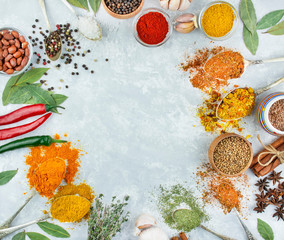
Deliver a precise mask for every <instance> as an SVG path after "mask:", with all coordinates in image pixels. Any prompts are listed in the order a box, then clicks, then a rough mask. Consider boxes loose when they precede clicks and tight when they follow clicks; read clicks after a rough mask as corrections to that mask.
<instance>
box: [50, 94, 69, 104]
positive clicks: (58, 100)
mask: <svg viewBox="0 0 284 240" xmlns="http://www.w3.org/2000/svg"><path fill="white" fill-rule="evenodd" d="M51 96H52V97H53V99H54V101H55V102H56V105H60V104H62V103H63V102H64V101H65V100H66V99H67V98H68V97H67V96H65V95H63V94H51Z"/></svg>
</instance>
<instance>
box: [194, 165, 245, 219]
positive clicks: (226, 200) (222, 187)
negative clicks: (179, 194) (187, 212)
mask: <svg viewBox="0 0 284 240" xmlns="http://www.w3.org/2000/svg"><path fill="white" fill-rule="evenodd" d="M196 176H197V178H198V179H199V180H198V185H199V187H200V188H201V190H202V194H203V197H202V198H203V200H204V201H205V202H206V203H207V204H209V205H216V203H218V204H217V205H218V206H219V207H221V209H222V210H223V212H224V213H225V214H227V213H229V212H230V211H231V210H232V209H233V208H236V210H237V211H238V212H242V210H243V209H245V208H246V206H245V197H244V192H243V191H244V190H241V189H239V188H238V187H237V185H238V184H239V185H240V186H241V185H242V187H246V186H248V181H249V180H248V177H247V176H246V175H245V174H242V175H240V176H237V177H226V176H224V175H219V174H218V173H217V172H216V171H215V170H214V169H213V168H212V167H211V165H210V164H204V165H202V167H201V169H200V170H198V171H197V173H196Z"/></svg>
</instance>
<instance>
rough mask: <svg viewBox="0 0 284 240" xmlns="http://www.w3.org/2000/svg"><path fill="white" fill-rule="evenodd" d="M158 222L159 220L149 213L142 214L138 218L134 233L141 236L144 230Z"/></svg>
mask: <svg viewBox="0 0 284 240" xmlns="http://www.w3.org/2000/svg"><path fill="white" fill-rule="evenodd" d="M156 224H157V222H156V220H155V218H154V217H152V216H151V215H149V214H141V215H140V216H139V217H138V218H137V219H136V223H135V232H134V234H135V235H136V236H139V235H140V233H141V231H142V230H144V229H147V228H150V227H152V226H155V225H156Z"/></svg>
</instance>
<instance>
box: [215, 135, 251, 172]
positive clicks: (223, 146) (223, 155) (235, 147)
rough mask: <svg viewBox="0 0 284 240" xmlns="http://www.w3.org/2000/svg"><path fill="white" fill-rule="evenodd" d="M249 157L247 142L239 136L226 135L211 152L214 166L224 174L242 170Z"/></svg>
mask: <svg viewBox="0 0 284 240" xmlns="http://www.w3.org/2000/svg"><path fill="white" fill-rule="evenodd" d="M250 158H251V151H250V148H249V146H248V144H247V143H246V142H245V141H244V140H243V139H242V138H240V137H228V138H225V139H223V140H222V141H220V142H219V143H218V144H217V146H216V148H215V150H214V153H213V159H214V163H215V165H216V167H217V168H218V169H219V170H220V171H221V172H223V173H226V174H230V175H232V174H237V173H239V172H240V171H242V170H243V169H244V168H245V167H246V165H247V164H248V162H249V160H250Z"/></svg>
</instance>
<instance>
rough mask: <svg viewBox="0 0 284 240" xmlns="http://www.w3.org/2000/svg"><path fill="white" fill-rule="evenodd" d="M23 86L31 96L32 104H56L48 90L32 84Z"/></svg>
mask: <svg viewBox="0 0 284 240" xmlns="http://www.w3.org/2000/svg"><path fill="white" fill-rule="evenodd" d="M24 88H25V90H26V91H28V92H29V94H30V95H31V96H32V100H33V104H36V103H43V104H48V105H55V104H56V102H55V101H54V99H53V97H52V96H51V95H50V93H49V92H48V91H46V90H44V89H42V88H40V87H38V86H36V85H33V84H30V85H26V86H25V87H24Z"/></svg>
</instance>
